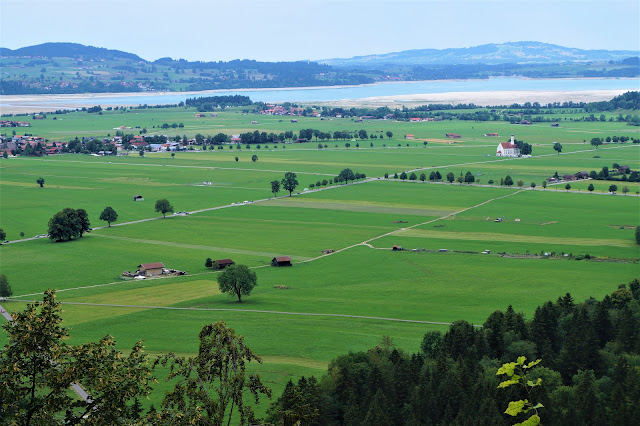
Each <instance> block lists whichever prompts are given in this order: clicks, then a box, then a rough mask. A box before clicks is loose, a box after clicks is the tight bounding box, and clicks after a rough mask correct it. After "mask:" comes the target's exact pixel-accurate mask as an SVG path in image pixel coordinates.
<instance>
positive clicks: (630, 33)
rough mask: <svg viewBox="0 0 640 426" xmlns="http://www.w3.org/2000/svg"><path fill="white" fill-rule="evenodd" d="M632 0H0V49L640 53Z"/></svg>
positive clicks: (281, 54) (220, 54)
mask: <svg viewBox="0 0 640 426" xmlns="http://www.w3.org/2000/svg"><path fill="white" fill-rule="evenodd" d="M639 23H640V2H638V0H554V1H551V0H530V1H521V0H449V1H437V0H422V1H419V0H366V1H365V0H293V1H292V0H255V1H248V0H233V1H230V0H181V1H175V0H173V1H169V0H153V1H151V0H0V46H2V47H8V48H12V49H15V48H18V47H23V46H29V45H33V44H39V43H44V42H48V41H65V42H75V43H82V44H88V45H92V46H97V47H106V48H110V49H119V50H124V51H127V52H132V53H135V54H137V55H139V56H141V57H143V58H145V59H148V60H155V59H158V58H160V57H163V56H171V57H173V58H176V59H177V58H185V59H188V60H202V61H216V60H230V59H256V60H261V61H283V60H301V59H324V58H336V57H351V56H357V55H367V54H374V53H388V52H394V51H400V50H408V49H424V48H436V49H442V48H447V47H470V46H476V45H479V44H485V43H501V42H506V41H523V40H535V41H542V42H548V43H554V44H559V45H563V46H568V47H578V48H582V49H624V50H639V49H640V31H639V27H640V24H639Z"/></svg>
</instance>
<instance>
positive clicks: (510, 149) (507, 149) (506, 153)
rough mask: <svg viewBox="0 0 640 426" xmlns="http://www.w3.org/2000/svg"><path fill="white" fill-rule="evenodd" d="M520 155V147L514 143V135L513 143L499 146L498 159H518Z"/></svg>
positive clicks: (503, 143) (504, 143)
mask: <svg viewBox="0 0 640 426" xmlns="http://www.w3.org/2000/svg"><path fill="white" fill-rule="evenodd" d="M519 155H520V149H518V145H516V144H514V143H513V135H511V142H502V143H500V144H498V149H497V151H496V157H518V156H519Z"/></svg>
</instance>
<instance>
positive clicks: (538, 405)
mask: <svg viewBox="0 0 640 426" xmlns="http://www.w3.org/2000/svg"><path fill="white" fill-rule="evenodd" d="M532 408H535V409H538V408H544V405H542V404H540V403H539V402H538V403H537V404H536V405H534V406H533V407H532Z"/></svg>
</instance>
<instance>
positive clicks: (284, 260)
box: [271, 256, 291, 266]
mask: <svg viewBox="0 0 640 426" xmlns="http://www.w3.org/2000/svg"><path fill="white" fill-rule="evenodd" d="M271 266H291V257H290V256H277V257H274V258H273V259H271Z"/></svg>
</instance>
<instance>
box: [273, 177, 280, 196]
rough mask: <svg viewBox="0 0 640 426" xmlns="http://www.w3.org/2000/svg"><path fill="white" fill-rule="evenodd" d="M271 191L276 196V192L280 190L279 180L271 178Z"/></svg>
mask: <svg viewBox="0 0 640 426" xmlns="http://www.w3.org/2000/svg"><path fill="white" fill-rule="evenodd" d="M271 192H273V195H274V196H276V197H277V196H278V192H280V181H279V180H273V181H271Z"/></svg>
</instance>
